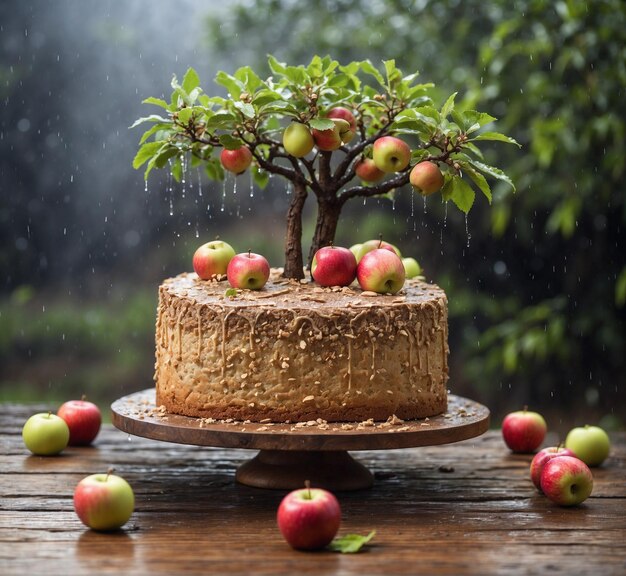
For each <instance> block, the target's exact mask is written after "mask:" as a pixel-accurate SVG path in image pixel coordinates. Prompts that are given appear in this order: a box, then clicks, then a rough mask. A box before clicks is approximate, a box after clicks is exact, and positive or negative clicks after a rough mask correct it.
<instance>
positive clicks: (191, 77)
mask: <svg viewBox="0 0 626 576" xmlns="http://www.w3.org/2000/svg"><path fill="white" fill-rule="evenodd" d="M198 86H200V78H199V77H198V73H197V72H196V71H195V70H194V69H193V68H188V69H187V72H185V77H184V78H183V84H182V89H183V90H184V91H185V92H187V93H188V94H189V93H190V92H191V91H192V90H193V89H194V88H197V87H198Z"/></svg>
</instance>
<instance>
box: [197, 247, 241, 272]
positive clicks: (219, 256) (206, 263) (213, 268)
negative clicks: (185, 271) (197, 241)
mask: <svg viewBox="0 0 626 576" xmlns="http://www.w3.org/2000/svg"><path fill="white" fill-rule="evenodd" d="M234 256H235V250H234V249H233V247H232V246H231V245H230V244H228V243H226V242H224V241H223V240H212V241H211V242H207V243H206V244H203V245H202V246H200V247H199V248H198V249H197V250H196V251H195V253H194V255H193V262H192V263H193V269H194V271H195V272H196V274H197V275H198V276H199V277H200V278H202V280H210V279H211V278H213V277H214V276H216V275H217V274H226V269H227V268H228V263H229V262H230V261H231V259H232V258H233V257H234Z"/></svg>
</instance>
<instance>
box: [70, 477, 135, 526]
mask: <svg viewBox="0 0 626 576" xmlns="http://www.w3.org/2000/svg"><path fill="white" fill-rule="evenodd" d="M134 508H135V495H134V493H133V489H132V488H131V487H130V484H128V482H126V480H124V478H121V477H120V476H116V475H115V474H111V473H107V474H92V475H91V476H87V477H86V478H83V479H82V480H81V481H80V482H79V483H78V485H77V486H76V488H75V489H74V510H75V511H76V514H77V515H78V517H79V518H80V520H81V522H82V523H83V524H85V526H89V528H93V529H94V530H117V529H118V528H120V527H122V526H123V525H124V524H126V522H127V521H128V519H129V518H130V516H131V514H132V513H133V510H134Z"/></svg>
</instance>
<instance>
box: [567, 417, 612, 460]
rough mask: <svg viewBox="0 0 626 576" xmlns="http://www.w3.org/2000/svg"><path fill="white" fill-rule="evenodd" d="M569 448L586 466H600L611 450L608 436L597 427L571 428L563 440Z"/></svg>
mask: <svg viewBox="0 0 626 576" xmlns="http://www.w3.org/2000/svg"><path fill="white" fill-rule="evenodd" d="M565 447H566V448H569V449H570V450H571V451H572V452H573V453H574V454H576V456H577V457H578V458H580V459H581V460H582V461H583V462H584V463H585V464H587V466H600V464H602V462H604V461H605V460H606V457H607V456H608V455H609V451H610V450H611V441H610V440H609V435H608V434H607V433H606V432H605V431H604V430H603V429H602V428H600V427H599V426H589V425H587V426H579V427H577V428H572V430H570V431H569V432H568V434H567V437H566V438H565Z"/></svg>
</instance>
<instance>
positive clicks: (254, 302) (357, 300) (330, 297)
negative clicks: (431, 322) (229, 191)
mask: <svg viewBox="0 0 626 576" xmlns="http://www.w3.org/2000/svg"><path fill="white" fill-rule="evenodd" d="M281 273H282V269H281V268H273V269H272V271H271V274H270V279H269V281H268V282H267V284H266V285H265V286H264V288H263V289H262V290H236V291H235V290H234V289H232V288H230V287H229V285H228V282H226V281H225V280H226V277H225V276H224V277H223V278H221V279H219V280H200V279H199V278H198V276H197V275H196V274H195V273H193V272H188V273H183V274H180V275H178V276H175V277H174V278H168V279H167V280H165V281H164V282H163V286H164V288H165V289H167V291H168V292H169V293H170V294H172V295H175V296H177V297H179V298H184V299H187V300H190V301H192V302H195V303H197V304H199V305H203V304H208V305H211V304H213V305H216V304H217V305H219V306H223V307H232V308H240V307H254V306H267V305H270V306H271V305H272V303H273V304H274V305H278V304H280V306H281V308H321V309H324V308H334V309H336V308H343V307H346V308H351V307H354V308H369V307H372V306H377V305H380V304H384V305H385V306H389V305H394V304H397V305H403V304H404V305H406V304H418V305H419V304H425V303H427V302H432V301H433V300H438V299H441V300H443V301H446V295H445V292H444V291H443V290H442V289H441V288H439V286H436V285H435V284H428V283H426V282H423V281H421V280H418V279H407V280H406V281H405V284H404V287H403V288H402V290H400V291H399V292H397V293H396V294H377V293H375V292H368V291H363V290H361V289H360V288H359V287H358V285H357V284H356V283H354V284H353V285H351V286H344V287H336V286H335V287H331V288H326V287H321V286H319V285H318V284H316V283H315V282H313V281H309V280H306V279H305V280H300V281H297V280H293V279H287V278H283V277H282V276H281Z"/></svg>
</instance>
